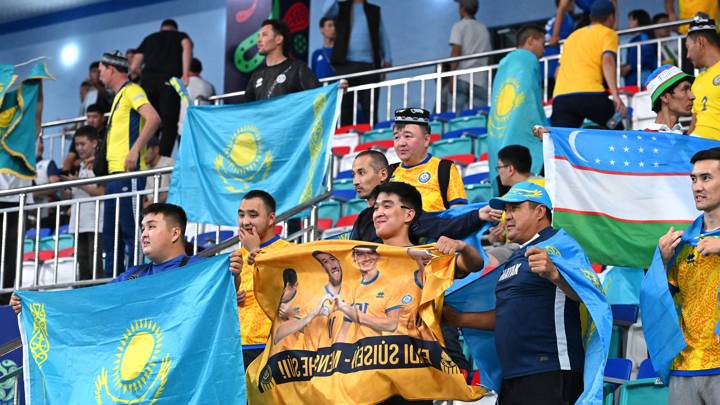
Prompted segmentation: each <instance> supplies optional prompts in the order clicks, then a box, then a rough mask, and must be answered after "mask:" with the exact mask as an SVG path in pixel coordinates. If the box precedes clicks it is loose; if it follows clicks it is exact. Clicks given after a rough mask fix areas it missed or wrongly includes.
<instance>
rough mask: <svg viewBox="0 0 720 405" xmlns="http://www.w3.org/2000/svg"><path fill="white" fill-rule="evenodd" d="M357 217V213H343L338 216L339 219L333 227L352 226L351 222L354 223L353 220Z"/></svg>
mask: <svg viewBox="0 0 720 405" xmlns="http://www.w3.org/2000/svg"><path fill="white" fill-rule="evenodd" d="M357 217H358V214H352V215H345V216H344V217H340V219H338V221H337V223H336V224H335V227H336V228H339V227H352V226H353V224H355V220H356V219H357Z"/></svg>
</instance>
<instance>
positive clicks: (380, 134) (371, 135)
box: [360, 128, 393, 143]
mask: <svg viewBox="0 0 720 405" xmlns="http://www.w3.org/2000/svg"><path fill="white" fill-rule="evenodd" d="M388 139H393V131H392V129H391V128H383V129H373V130H371V131H368V132H365V133H364V134H362V136H361V137H360V142H361V143H367V142H373V141H385V140H388Z"/></svg>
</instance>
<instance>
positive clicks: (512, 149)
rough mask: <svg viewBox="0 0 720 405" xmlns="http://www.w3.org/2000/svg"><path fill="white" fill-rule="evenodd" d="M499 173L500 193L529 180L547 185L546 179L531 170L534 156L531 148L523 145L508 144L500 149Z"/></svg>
mask: <svg viewBox="0 0 720 405" xmlns="http://www.w3.org/2000/svg"><path fill="white" fill-rule="evenodd" d="M498 163H499V164H498V167H497V173H498V178H499V180H500V184H501V188H500V195H505V193H507V192H508V191H510V187H512V186H514V185H516V184H518V183H521V182H523V181H529V182H530V183H535V184H537V185H538V186H541V187H545V179H544V178H542V177H541V176H536V175H534V174H532V173H531V172H530V168H531V167H532V156H531V155H530V150H529V149H528V148H526V147H525V146H522V145H508V146H506V147H504V148H502V149H500V150H499V151H498Z"/></svg>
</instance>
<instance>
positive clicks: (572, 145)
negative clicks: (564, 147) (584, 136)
mask: <svg viewBox="0 0 720 405" xmlns="http://www.w3.org/2000/svg"><path fill="white" fill-rule="evenodd" d="M579 133H580V131H572V132H571V133H570V137H569V138H568V142H570V149H572V151H573V153H574V154H575V156H577V157H578V158H579V159H580V160H582V161H583V162H587V161H588V160H587V159H585V158H584V157H583V156H582V155H581V154H580V152H578V150H577V146H576V145H575V142H576V140H577V136H578V134H579Z"/></svg>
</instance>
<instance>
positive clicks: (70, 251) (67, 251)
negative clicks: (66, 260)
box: [58, 247, 75, 257]
mask: <svg viewBox="0 0 720 405" xmlns="http://www.w3.org/2000/svg"><path fill="white" fill-rule="evenodd" d="M73 254H75V248H72V247H69V248H67V249H63V250H61V251H59V252H58V257H71V256H72V255H73Z"/></svg>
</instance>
